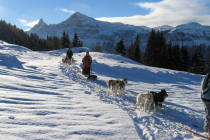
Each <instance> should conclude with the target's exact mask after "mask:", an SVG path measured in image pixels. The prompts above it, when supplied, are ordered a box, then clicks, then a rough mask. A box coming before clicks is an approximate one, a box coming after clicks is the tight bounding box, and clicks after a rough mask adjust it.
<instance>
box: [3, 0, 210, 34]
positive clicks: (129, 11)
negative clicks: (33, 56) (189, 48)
mask: <svg viewBox="0 0 210 140" xmlns="http://www.w3.org/2000/svg"><path fill="white" fill-rule="evenodd" d="M75 11H77V12H80V13H82V14H85V15H87V16H89V17H93V18H95V19H97V20H102V21H109V22H122V23H125V24H132V25H136V26H148V27H157V26H161V25H170V26H173V27H175V26H177V25H180V24H185V23H188V22H198V23H200V24H202V25H210V1H209V0H0V19H2V20H5V21H6V22H7V23H11V24H12V25H16V26H17V27H18V28H21V29H23V30H27V29H30V28H32V27H33V26H34V24H37V23H38V21H39V20H40V19H41V18H42V19H43V20H44V22H46V23H47V24H58V23H60V22H62V21H64V20H66V19H67V18H69V17H70V16H71V15H72V14H73V13H74V12H75Z"/></svg>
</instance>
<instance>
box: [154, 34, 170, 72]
mask: <svg viewBox="0 0 210 140" xmlns="http://www.w3.org/2000/svg"><path fill="white" fill-rule="evenodd" d="M156 40H157V44H158V45H157V49H158V50H157V51H158V54H159V55H158V56H157V58H158V64H157V66H158V67H163V68H164V67H165V66H166V65H167V64H166V59H167V58H166V39H165V37H164V34H163V32H161V33H160V34H159V36H157V37H156Z"/></svg>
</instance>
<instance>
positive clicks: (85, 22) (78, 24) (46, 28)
mask: <svg viewBox="0 0 210 140" xmlns="http://www.w3.org/2000/svg"><path fill="white" fill-rule="evenodd" d="M154 29H155V30H160V31H163V32H164V34H165V37H166V40H167V41H169V40H171V41H172V43H173V44H180V45H182V44H184V45H187V46H189V47H190V46H193V45H200V44H206V46H207V47H208V46H209V45H210V26H204V25H200V24H199V23H195V22H191V23H187V24H183V25H179V26H177V27H171V26H168V25H164V26H160V27H155V28H154ZM151 30H152V28H149V27H146V26H133V25H128V24H122V23H109V22H102V21H99V20H96V19H94V18H91V17H88V16H86V15H84V14H81V13H79V12H75V13H74V14H73V15H71V16H70V17H69V18H68V19H67V20H65V21H63V22H61V23H59V24H50V25H47V24H46V23H45V22H44V21H43V19H41V20H40V21H39V23H38V24H37V25H35V26H34V27H33V28H31V29H30V30H29V31H28V33H29V34H30V33H36V34H37V35H38V36H39V37H40V38H46V37H47V35H48V36H52V37H53V36H57V37H61V36H62V33H63V31H66V32H68V33H69V36H70V39H71V40H72V39H73V35H74V33H75V32H76V33H77V34H78V36H79V39H80V40H81V41H82V42H83V44H84V46H86V47H93V46H95V45H99V44H100V45H101V46H103V47H104V48H106V50H109V51H111V50H113V46H114V45H115V43H116V42H118V41H119V40H120V39H124V42H125V45H126V46H128V45H130V44H131V43H132V42H134V40H135V37H136V35H137V34H139V35H140V39H141V47H142V51H144V49H145V47H146V43H147V40H148V37H149V35H150V32H151Z"/></svg>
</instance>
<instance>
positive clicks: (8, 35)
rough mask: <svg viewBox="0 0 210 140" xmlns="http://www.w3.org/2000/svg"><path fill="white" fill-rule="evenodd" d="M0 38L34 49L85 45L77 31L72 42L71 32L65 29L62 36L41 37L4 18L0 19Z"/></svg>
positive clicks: (54, 48)
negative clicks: (28, 32)
mask: <svg viewBox="0 0 210 140" xmlns="http://www.w3.org/2000/svg"><path fill="white" fill-rule="evenodd" d="M0 40H3V41H5V42H7V43H10V44H17V45H20V46H24V47H26V48H29V49H30V50H33V51H51V50H57V49H60V48H69V47H79V46H83V43H82V41H80V40H79V37H78V35H77V33H75V34H74V38H73V40H72V42H71V41H70V39H69V34H68V33H66V32H65V31H63V34H62V37H61V38H58V37H56V36H53V37H49V36H47V38H46V39H43V38H39V36H38V35H37V34H36V33H31V34H30V35H29V34H27V33H26V32H24V31H23V30H22V29H19V28H17V27H16V25H14V26H12V25H11V24H10V23H6V22H5V21H4V20H1V21H0Z"/></svg>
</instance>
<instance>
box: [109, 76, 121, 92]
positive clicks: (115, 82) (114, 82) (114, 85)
mask: <svg viewBox="0 0 210 140" xmlns="http://www.w3.org/2000/svg"><path fill="white" fill-rule="evenodd" d="M106 84H107V86H108V92H110V89H111V92H112V94H114V93H115V95H117V89H118V87H119V84H120V80H119V79H118V80H109V81H108V82H107V83H106Z"/></svg>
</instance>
